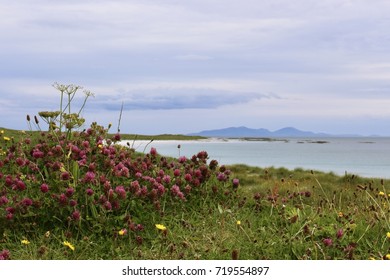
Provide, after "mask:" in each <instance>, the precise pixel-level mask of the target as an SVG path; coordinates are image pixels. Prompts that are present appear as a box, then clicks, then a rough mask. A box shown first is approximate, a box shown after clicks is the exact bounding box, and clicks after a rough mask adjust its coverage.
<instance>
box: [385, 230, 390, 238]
mask: <svg viewBox="0 0 390 280" xmlns="http://www.w3.org/2000/svg"><path fill="white" fill-rule="evenodd" d="M386 236H387V238H388V239H390V231H389V232H388V233H386Z"/></svg>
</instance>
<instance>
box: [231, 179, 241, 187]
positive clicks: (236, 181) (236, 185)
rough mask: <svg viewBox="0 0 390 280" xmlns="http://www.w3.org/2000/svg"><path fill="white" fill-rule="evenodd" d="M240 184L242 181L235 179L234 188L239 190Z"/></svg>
mask: <svg viewBox="0 0 390 280" xmlns="http://www.w3.org/2000/svg"><path fill="white" fill-rule="evenodd" d="M239 184H240V180H238V179H237V178H235V179H233V188H235V189H237V188H238V185H239Z"/></svg>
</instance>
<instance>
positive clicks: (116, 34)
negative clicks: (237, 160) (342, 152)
mask: <svg viewBox="0 0 390 280" xmlns="http://www.w3.org/2000/svg"><path fill="white" fill-rule="evenodd" d="M389 11H390V1H387V0H383V1H381V0H322V1H316V0H294V1H290V0H240V1H237V0H234V1H233V0H94V1H89V0H84V1H80V0H77V1H76V0H67V1H62V0H58V1H49V0H37V1H30V0H18V1H11V0H0V108H1V109H0V127H9V128H15V129H27V128H28V126H27V123H26V117H25V116H26V114H30V115H34V114H37V112H38V111H46V110H57V109H58V107H59V98H60V94H59V93H58V92H57V91H56V90H55V88H54V87H53V86H52V85H53V84H54V83H55V82H58V83H60V84H76V85H80V86H83V87H84V89H87V90H90V91H92V92H93V93H94V94H95V97H94V98H91V99H89V100H88V103H87V106H86V108H85V111H84V113H83V116H84V117H85V118H86V119H87V124H90V123H91V122H93V121H97V122H98V123H100V124H102V125H107V124H108V123H110V122H111V123H113V126H114V127H116V126H117V124H118V118H119V114H120V109H121V105H122V103H123V106H124V107H123V109H124V110H123V115H122V120H121V131H122V132H126V133H138V134H160V133H190V132H197V131H201V130H206V129H215V128H223V127H230V126H247V127H251V128H260V127H262V128H267V129H270V130H277V129H280V128H282V127H286V126H294V127H296V128H298V129H301V130H311V131H315V132H327V133H335V134H340V133H358V134H363V135H371V134H380V135H388V136H390V31H389V30H390V14H389ZM83 97H84V96H83V93H82V91H80V94H79V95H78V97H77V98H76V100H75V102H76V103H75V104H74V107H75V109H77V106H79V105H80V104H81V102H82V101H83Z"/></svg>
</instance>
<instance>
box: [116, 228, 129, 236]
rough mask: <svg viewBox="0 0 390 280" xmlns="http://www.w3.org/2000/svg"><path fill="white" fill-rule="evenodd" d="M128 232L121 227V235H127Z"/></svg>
mask: <svg viewBox="0 0 390 280" xmlns="http://www.w3.org/2000/svg"><path fill="white" fill-rule="evenodd" d="M126 233H127V229H121V230H120V231H119V232H118V234H119V235H121V236H122V235H125V234H126Z"/></svg>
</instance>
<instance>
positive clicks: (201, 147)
mask: <svg viewBox="0 0 390 280" xmlns="http://www.w3.org/2000/svg"><path fill="white" fill-rule="evenodd" d="M125 143H129V145H130V146H132V147H133V148H134V149H135V150H136V151H140V152H149V151H150V149H151V148H152V147H153V148H155V149H156V150H157V152H158V153H159V154H160V155H164V156H170V157H180V156H186V157H187V158H190V157H192V155H194V154H197V153H198V152H200V151H207V153H208V155H209V158H210V160H211V159H215V160H217V161H218V162H219V164H220V165H222V164H225V165H230V164H246V165H250V166H258V167H262V168H267V167H271V166H273V167H285V168H287V169H291V170H293V169H295V168H303V169H307V170H317V171H323V172H333V173H335V174H337V175H345V174H351V175H352V174H353V175H358V176H361V177H370V178H383V179H389V178H390V137H348V138H344V137H329V138H272V139H269V138H261V139H258V138H252V139H250V138H246V139H221V138H209V139H202V140H183V141H173V140H167V141H163V140H159V141H153V142H150V141H132V140H128V141H123V144H125Z"/></svg>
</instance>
